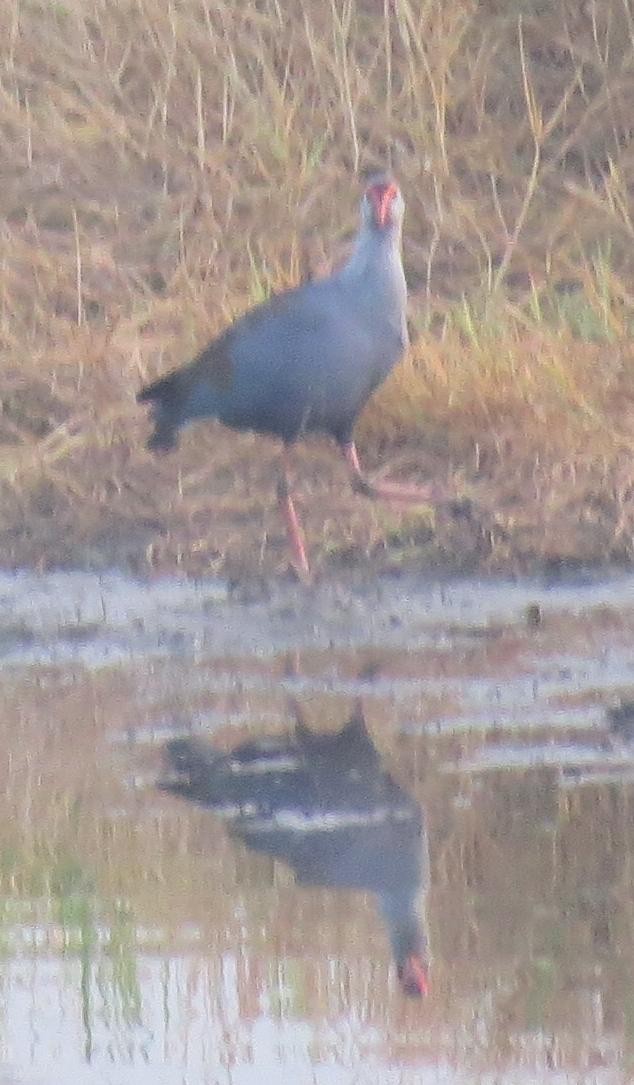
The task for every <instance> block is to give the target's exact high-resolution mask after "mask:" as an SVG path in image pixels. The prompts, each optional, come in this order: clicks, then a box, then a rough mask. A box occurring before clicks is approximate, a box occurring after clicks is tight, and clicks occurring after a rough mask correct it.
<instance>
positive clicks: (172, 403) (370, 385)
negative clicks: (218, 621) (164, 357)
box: [137, 173, 445, 578]
mask: <svg viewBox="0 0 634 1085" xmlns="http://www.w3.org/2000/svg"><path fill="white" fill-rule="evenodd" d="M404 210H405V203H404V200H403V196H402V194H401V190H400V187H399V185H398V183H397V181H396V179H395V178H394V177H393V176H392V175H391V174H389V173H382V174H377V175H373V176H372V177H371V178H370V179H369V180H368V183H367V185H366V187H365V191H364V193H363V197H362V199H361V205H360V224H359V228H358V232H357V236H356V240H355V242H354V244H353V246H352V249H351V252H350V255H349V257H348V259H347V260H346V261H345V263H343V265H341V266H339V267H337V268H336V269H335V270H334V271H333V272H332V273H331V274H330V275H328V276H326V277H324V278H319V279H315V280H313V281H310V282H305V283H303V284H301V285H299V286H297V287H294V288H292V289H289V290H287V291H285V292H283V293H280V294H277V295H274V296H273V297H271V298H270V299H268V300H267V301H265V302H263V303H262V304H260V305H258V306H256V307H255V308H253V309H251V310H249V311H247V312H246V313H245V314H244V315H243V316H242V317H240V318H238V319H237V320H236V321H235V322H234V323H233V324H231V325H229V326H228V327H227V328H226V329H225V330H224V331H222V332H221V334H220V335H219V336H218V337H217V338H215V339H213V340H212V341H211V342H210V343H209V344H208V346H206V347H205V348H204V349H203V350H202V351H201V352H200V353H199V354H198V355H197V356H196V357H195V358H194V359H193V361H191V362H189V363H188V364H186V365H184V366H181V367H180V368H178V369H176V370H174V371H172V372H171V373H169V374H168V375H167V376H165V377H162V378H160V379H158V380H156V381H154V382H153V383H151V384H148V385H146V386H145V387H143V388H142V389H141V390H140V392H139V393H138V395H137V400H138V402H140V403H150V404H151V405H152V416H153V421H154V430H153V432H152V435H151V436H150V438H149V440H148V442H147V447H148V448H149V449H151V450H155V451H167V450H169V449H172V448H174V447H175V446H176V444H177V442H178V435H179V431H180V430H181V429H182V428H183V427H184V426H186V425H188V424H189V423H191V422H194V421H196V420H201V419H216V420H218V421H219V422H221V423H223V424H224V425H225V426H227V427H229V428H232V429H235V430H246V431H253V432H256V433H260V434H266V435H270V436H273V437H275V438H278V439H280V440H281V441H282V455H281V462H280V469H279V475H278V482H277V502H278V507H279V510H280V512H281V515H282V518H283V520H284V523H285V526H286V531H287V535H288V539H289V543H290V548H291V555H292V564H293V566H294V568H295V570H296V572H297V573H298V574H299V575H300V576H301V577H305V578H308V577H309V575H310V565H309V561H308V555H307V550H306V543H305V540H304V535H303V532H302V528H301V525H300V522H299V519H298V516H297V512H296V509H295V504H294V501H293V494H292V485H291V462H290V450H291V449H292V447H293V446H294V445H295V443H296V442H297V441H298V440H300V439H301V438H302V437H303V436H304V435H305V434H308V433H321V434H325V435H327V436H329V437H331V438H334V440H335V442H336V443H337V445H338V446H339V448H340V449H341V451H342V453H343V455H344V457H345V460H346V462H347V465H348V468H349V471H350V473H351V480H352V486H353V490H354V491H355V492H357V493H360V494H363V495H365V496H366V497H368V498H384V499H386V500H388V501H393V502H397V503H400V504H406V505H407V504H425V503H430V502H432V503H439V502H441V501H443V500H444V499H445V494H444V491H443V490H442V488H441V487H439V486H438V485H436V484H434V483H430V484H428V485H427V486H424V487H417V486H413V485H400V484H398V483H394V482H390V481H388V480H385V479H382V480H377V481H371V480H370V479H369V478H368V477H367V476H366V475H365V474H364V472H363V470H362V468H361V464H360V462H359V456H358V453H357V448H356V444H355V441H354V428H355V423H356V421H357V418H358V416H359V414H360V412H361V410H362V409H363V407H364V406H365V404H366V402H367V401H368V399H369V398H370V396H371V395H372V393H373V392H374V391H375V390H376V389H377V388H378V386H379V385H380V384H381V383H382V382H383V381H384V380H385V379H386V377H387V376H388V374H389V373H390V371H391V370H392V369H393V367H394V366H395V365H396V363H397V362H398V361H399V360H400V359H401V357H402V356H403V354H404V353H405V351H406V349H407V347H408V342H409V340H408V330H407V319H406V304H407V286H406V282H405V274H404V271H403V263H402V256H401V244H402V226H403V215H404Z"/></svg>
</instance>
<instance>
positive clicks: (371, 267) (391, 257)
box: [340, 223, 402, 280]
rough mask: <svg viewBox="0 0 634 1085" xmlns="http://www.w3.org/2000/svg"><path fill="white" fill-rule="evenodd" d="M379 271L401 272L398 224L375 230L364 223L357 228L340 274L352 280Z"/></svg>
mask: <svg viewBox="0 0 634 1085" xmlns="http://www.w3.org/2000/svg"><path fill="white" fill-rule="evenodd" d="M381 271H387V272H388V273H390V272H391V273H394V272H395V271H396V272H399V271H400V273H401V274H402V262H401V228H400V225H398V226H390V227H388V228H387V229H385V230H377V229H376V228H374V227H372V226H370V225H368V224H367V223H366V224H364V225H362V227H361V229H360V230H359V233H358V235H357V240H356V242H355V244H354V248H353V250H352V252H351V254H350V258H349V260H348V261H347V263H346V264H345V265H344V267H343V268H342V269H341V272H340V275H341V277H342V278H343V279H349V280H352V279H360V278H363V277H364V276H365V275H366V274H368V273H369V274H372V275H376V274H377V273H378V274H380V273H381Z"/></svg>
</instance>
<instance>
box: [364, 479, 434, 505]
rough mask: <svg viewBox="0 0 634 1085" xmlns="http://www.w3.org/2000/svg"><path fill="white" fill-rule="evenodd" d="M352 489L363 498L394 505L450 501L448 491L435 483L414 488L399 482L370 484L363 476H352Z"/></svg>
mask: <svg viewBox="0 0 634 1085" xmlns="http://www.w3.org/2000/svg"><path fill="white" fill-rule="evenodd" d="M352 489H353V490H354V492H355V493H358V494H362V495H363V496H364V497H370V498H372V499H373V500H381V501H389V502H390V503H392V504H394V505H442V504H443V503H445V502H447V501H450V500H452V495H451V494H450V493H449V491H448V490H447V489H446V488H445V487H444V486H442V485H440V483H437V482H429V483H428V484H427V485H426V486H415V485H413V484H410V483H400V482H384V481H377V482H370V480H369V479H367V478H365V476H364V475H353V478H352Z"/></svg>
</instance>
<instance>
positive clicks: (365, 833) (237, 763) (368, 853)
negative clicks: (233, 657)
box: [162, 705, 428, 996]
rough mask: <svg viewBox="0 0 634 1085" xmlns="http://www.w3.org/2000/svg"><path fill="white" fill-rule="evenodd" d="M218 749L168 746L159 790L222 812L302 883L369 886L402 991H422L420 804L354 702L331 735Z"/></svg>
mask: <svg viewBox="0 0 634 1085" xmlns="http://www.w3.org/2000/svg"><path fill="white" fill-rule="evenodd" d="M294 711H295V715H296V720H297V723H296V727H295V731H294V733H293V734H292V735H287V736H284V737H270V736H269V737H264V738H262V739H258V740H255V741H249V742H246V743H243V744H242V745H241V746H238V747H237V748H236V749H235V750H233V751H232V752H231V753H228V754H224V753H219V752H217V751H215V750H214V749H213V748H212V747H210V746H208V745H207V744H205V743H204V742H200V741H197V740H196V739H189V738H187V739H177V740H175V741H173V742H170V743H169V744H168V745H167V748H166V749H167V755H168V759H169V763H170V766H171V768H172V769H174V770H175V773H176V775H175V777H174V778H170V779H169V780H167V781H165V782H164V783H163V784H162V787H163V788H164V789H165V790H168V791H171V792H173V793H175V794H178V795H182V796H184V797H185V798H188V799H191V800H194V801H196V802H200V803H202V804H203V805H205V806H209V807H211V808H212V809H213V810H215V811H216V812H217V813H219V814H221V815H223V816H225V817H227V818H229V820H230V822H231V831H232V832H233V833H234V834H235V835H236V836H238V837H239V838H240V839H241V840H244V841H245V843H246V844H248V845H249V847H251V848H254V849H255V850H256V851H260V852H266V853H267V854H268V855H272V856H274V857H275V858H276V859H282V860H284V862H286V863H288V864H289V866H291V867H292V869H293V870H294V872H295V876H296V879H297V881H298V883H299V884H300V885H314V886H331V887H332V888H341V889H359V890H364V891H366V892H371V893H375V894H376V896H377V899H378V905H379V909H380V912H381V915H382V917H383V920H384V921H385V923H386V925H387V927H388V930H389V933H390V940H391V943H392V951H393V954H394V958H395V960H396V964H397V969H398V975H399V979H400V981H401V986H402V988H403V991H404V992H405V993H406V994H408V995H413V996H420V995H423V994H426V993H427V990H428V981H427V962H428V953H427V939H426V937H425V934H424V933H423V927H422V923H421V918H420V916H419V914H418V912H417V907H416V906H417V897H418V895H419V890H420V888H421V885H422V883H423V882H426V880H427V856H426V837H425V833H424V827H423V818H422V813H421V810H420V807H419V806H418V804H417V803H416V802H415V801H414V799H412V798H410V796H409V795H407V794H406V793H405V792H404V791H403V790H402V789H401V788H400V787H399V786H398V784H397V783H396V782H395V781H394V780H393V779H392V777H391V776H390V775H389V774H388V773H387V772H386V771H385V769H384V768H383V767H382V763H381V758H380V756H379V753H378V751H377V749H376V747H375V746H374V744H373V742H372V740H371V738H370V736H369V734H368V732H367V729H366V725H365V720H364V717H363V712H362V709H361V706H360V705H357V707H356V709H355V712H354V714H353V716H352V717H351V719H350V720H349V721H348V723H346V724H345V726H344V727H343V728H342V730H341V731H339V732H338V733H336V734H331V735H324V734H317V733H315V732H313V731H310V730H309V729H308V728H307V727H306V725H305V723H304V721H303V719H302V716H301V713H300V711H299V709H298V707H297V706H294Z"/></svg>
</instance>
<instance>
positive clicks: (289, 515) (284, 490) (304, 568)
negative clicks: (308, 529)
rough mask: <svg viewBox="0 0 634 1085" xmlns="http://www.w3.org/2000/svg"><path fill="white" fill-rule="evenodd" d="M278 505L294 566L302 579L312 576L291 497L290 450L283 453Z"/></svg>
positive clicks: (278, 485) (278, 486)
mask: <svg viewBox="0 0 634 1085" xmlns="http://www.w3.org/2000/svg"><path fill="white" fill-rule="evenodd" d="M277 504H278V508H279V510H280V512H281V514H282V517H283V520H284V524H285V526H286V534H287V535H288V541H289V543H290V547H291V553H292V555H293V566H294V568H295V570H296V572H297V573H298V574H299V576H300V577H302V579H307V578H308V577H309V576H310V565H309V564H308V558H307V556H306V546H305V543H304V535H303V532H302V529H301V525H300V522H299V518H298V516H297V513H296V511H295V505H294V504H293V498H292V497H291V484H290V472H289V466H288V450H287V449H286V448H284V451H283V452H282V465H281V471H280V477H279V481H278V484H277Z"/></svg>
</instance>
